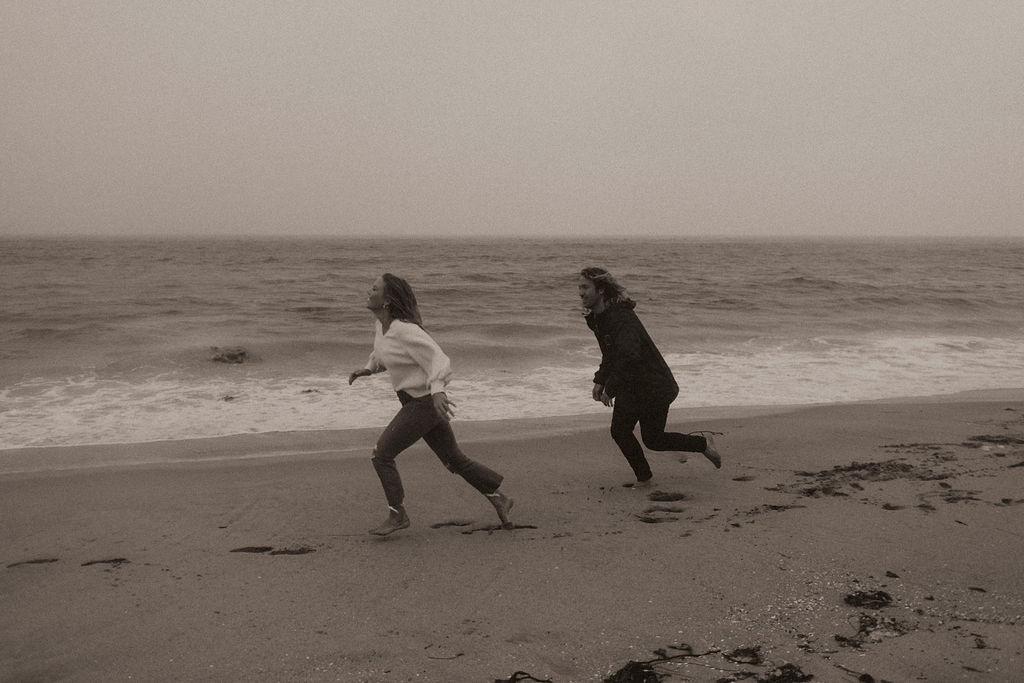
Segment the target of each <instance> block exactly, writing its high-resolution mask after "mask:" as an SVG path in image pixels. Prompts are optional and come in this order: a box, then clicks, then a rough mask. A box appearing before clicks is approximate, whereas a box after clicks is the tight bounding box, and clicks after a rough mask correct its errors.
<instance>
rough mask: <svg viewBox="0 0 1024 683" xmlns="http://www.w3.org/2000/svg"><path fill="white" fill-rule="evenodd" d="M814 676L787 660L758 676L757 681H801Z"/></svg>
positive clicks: (797, 682) (758, 682) (770, 682)
mask: <svg viewBox="0 0 1024 683" xmlns="http://www.w3.org/2000/svg"><path fill="white" fill-rule="evenodd" d="M813 678H814V674H808V673H804V672H803V671H802V670H801V669H800V667H798V666H797V665H796V664H790V663H789V662H787V663H785V664H783V665H782V666H777V667H775V668H774V669H772V670H771V671H769V672H768V673H766V674H765V675H763V676H760V677H758V678H757V683H801V682H802V681H810V680H812V679H813Z"/></svg>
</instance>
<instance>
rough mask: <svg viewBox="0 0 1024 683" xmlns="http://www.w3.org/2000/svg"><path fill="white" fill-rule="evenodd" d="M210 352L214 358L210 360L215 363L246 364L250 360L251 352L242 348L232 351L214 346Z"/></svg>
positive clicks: (232, 349)
mask: <svg viewBox="0 0 1024 683" xmlns="http://www.w3.org/2000/svg"><path fill="white" fill-rule="evenodd" d="M210 350H211V351H213V357H212V358H211V359H210V360H212V361H213V362H214V363H229V364H231V363H244V362H246V361H247V360H249V352H248V351H246V350H245V349H243V348H242V347H240V346H238V347H235V348H230V349H222V348H221V347H219V346H214V347H212V348H211V349H210Z"/></svg>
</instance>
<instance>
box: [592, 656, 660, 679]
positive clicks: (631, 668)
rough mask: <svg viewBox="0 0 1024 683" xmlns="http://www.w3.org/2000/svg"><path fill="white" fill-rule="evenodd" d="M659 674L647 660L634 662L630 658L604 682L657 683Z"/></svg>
mask: <svg viewBox="0 0 1024 683" xmlns="http://www.w3.org/2000/svg"><path fill="white" fill-rule="evenodd" d="M661 679H662V676H661V674H659V673H658V672H657V671H655V670H654V669H652V668H651V665H650V663H648V662H635V661H633V660H630V661H629V662H628V663H627V664H626V666H624V667H622V668H621V669H619V670H618V671H616V672H615V673H613V674H612V675H611V676H609V677H608V678H606V679H604V683H659V682H660V681H661Z"/></svg>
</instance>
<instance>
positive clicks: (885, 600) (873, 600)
mask: <svg viewBox="0 0 1024 683" xmlns="http://www.w3.org/2000/svg"><path fill="white" fill-rule="evenodd" d="M844 600H845V602H846V604H847V605H853V606H854V607H866V608H868V609H882V608H883V607H888V606H889V605H891V604H892V596H891V595H889V594H888V593H886V592H885V591H873V592H869V591H857V592H856V593H850V594H849V595H847V596H846V598H844Z"/></svg>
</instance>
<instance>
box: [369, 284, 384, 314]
mask: <svg viewBox="0 0 1024 683" xmlns="http://www.w3.org/2000/svg"><path fill="white" fill-rule="evenodd" d="M366 307H367V308H369V309H370V310H371V311H379V310H381V309H383V308H384V278H383V277H379V278H377V279H376V280H374V281H373V284H372V285H370V291H368V292H367V293H366Z"/></svg>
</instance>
